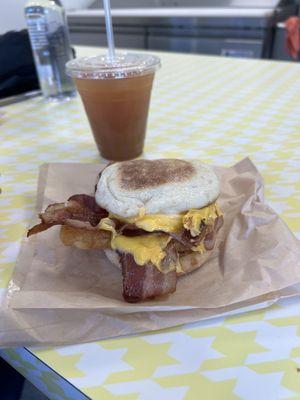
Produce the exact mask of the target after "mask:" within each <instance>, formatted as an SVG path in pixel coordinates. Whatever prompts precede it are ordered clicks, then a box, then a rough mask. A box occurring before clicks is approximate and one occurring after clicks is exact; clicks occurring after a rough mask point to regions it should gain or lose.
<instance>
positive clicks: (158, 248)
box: [98, 204, 222, 272]
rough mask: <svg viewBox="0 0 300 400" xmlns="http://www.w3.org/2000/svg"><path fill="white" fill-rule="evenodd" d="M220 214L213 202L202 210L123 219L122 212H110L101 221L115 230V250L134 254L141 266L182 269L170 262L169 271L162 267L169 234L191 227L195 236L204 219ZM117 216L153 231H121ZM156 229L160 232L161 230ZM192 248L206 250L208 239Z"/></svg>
mask: <svg viewBox="0 0 300 400" xmlns="http://www.w3.org/2000/svg"><path fill="white" fill-rule="evenodd" d="M219 215H222V213H221V212H220V210H219V208H218V206H217V205H216V204H211V205H209V206H207V207H204V208H201V209H199V210H197V209H191V210H189V211H188V212H187V213H183V214H178V215H168V214H150V215H142V214H141V215H139V216H138V217H134V218H122V217H120V216H119V215H114V214H110V215H109V217H107V218H103V219H102V220H101V221H100V223H99V225H98V228H99V229H103V230H106V231H110V232H112V239H111V247H112V249H113V250H118V251H119V252H122V253H129V254H131V255H132V256H133V257H134V260H135V262H136V263H137V264H138V265H145V264H147V263H148V262H151V263H152V264H153V265H155V266H156V267H157V268H158V269H159V270H160V271H162V272H168V271H170V270H172V269H175V268H176V270H177V271H180V270H181V267H180V264H178V265H177V264H176V265H175V264H173V265H170V266H169V268H168V270H162V268H161V261H162V260H163V259H164V257H165V255H166V253H165V251H164V249H165V248H166V246H167V244H168V243H169V242H170V240H171V236H170V235H169V234H170V233H178V232H181V231H182V230H183V229H187V230H189V231H190V233H191V235H192V236H193V237H195V236H197V235H199V233H200V226H201V221H204V222H205V223H207V224H213V223H214V220H215V219H216V218H217V217H218V216H219ZM113 219H117V220H119V221H122V222H124V223H128V224H135V225H136V227H137V228H140V229H143V230H144V231H147V232H153V233H151V234H145V235H141V236H132V237H128V236H124V235H122V234H118V233H117V232H116V230H115V222H114V221H113ZM155 231H160V233H158V232H155ZM162 232H164V233H162ZM192 250H193V251H196V252H199V253H204V252H205V247H204V242H203V241H202V242H201V243H200V244H199V245H198V246H195V247H194V248H193V249H192Z"/></svg>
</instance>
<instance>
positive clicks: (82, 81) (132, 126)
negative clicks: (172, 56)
mask: <svg viewBox="0 0 300 400" xmlns="http://www.w3.org/2000/svg"><path fill="white" fill-rule="evenodd" d="M159 66H160V61H159V59H158V58H157V57H155V56H152V55H143V54H132V53H129V54H128V53H126V54H122V55H119V56H117V59H116V60H115V61H114V62H111V61H109V60H107V58H106V56H102V57H101V56H98V57H87V58H83V59H77V60H73V61H71V62H69V63H68V64H67V71H68V73H69V74H70V75H71V76H73V78H74V79H75V82H76V85H77V88H78V91H79V93H80V96H81V99H82V102H83V104H84V107H85V111H86V113H87V116H88V119H89V122H90V126H91V129H92V132H93V135H94V138H95V142H96V144H97V146H98V149H99V152H100V154H101V155H102V157H104V158H106V159H108V160H117V161H121V160H128V159H131V158H135V157H138V156H139V155H140V154H141V153H142V151H143V146H144V140H145V133H146V126H147V118H148V110H149V103H150V97H151V90H152V84H153V79H154V74H155V71H156V70H157V68H159Z"/></svg>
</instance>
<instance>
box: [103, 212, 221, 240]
mask: <svg viewBox="0 0 300 400" xmlns="http://www.w3.org/2000/svg"><path fill="white" fill-rule="evenodd" d="M219 214H220V212H219V210H218V207H217V206H216V205H215V204H211V205H209V206H207V207H203V208H201V209H199V210H196V209H195V210H194V209H193V210H190V211H188V212H187V213H183V214H177V215H168V214H149V215H144V216H138V217H133V218H122V217H120V216H119V215H114V214H110V215H109V217H110V218H115V219H118V220H119V221H122V222H125V223H128V224H135V225H136V226H137V227H138V228H140V229H143V230H144V231H147V232H154V231H161V232H166V233H177V232H180V231H181V230H182V229H183V228H185V229H188V230H190V231H191V234H192V236H197V235H199V233H200V223H201V221H202V220H205V222H209V221H208V220H209V219H210V218H213V219H215V218H216V217H217V216H218V215H219Z"/></svg>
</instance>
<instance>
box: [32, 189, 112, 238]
mask: <svg viewBox="0 0 300 400" xmlns="http://www.w3.org/2000/svg"><path fill="white" fill-rule="evenodd" d="M107 215H108V212H107V211H106V210H104V209H103V208H101V207H99V206H98V204H97V203H96V201H95V198H94V197H93V196H88V195H86V194H76V195H74V196H71V197H70V198H69V199H68V201H67V202H66V203H55V204H51V205H49V206H48V207H47V208H46V210H45V211H44V212H42V213H40V214H39V217H40V219H41V221H42V222H41V223H40V224H38V225H35V226H34V227H33V228H31V229H29V231H28V233H27V237H29V236H31V235H34V234H36V233H38V232H42V231H44V230H46V229H49V228H51V227H52V226H54V225H70V226H74V227H78V228H87V229H93V228H95V227H96V226H97V225H98V224H99V222H100V220H101V219H102V218H105V217H106V216H107Z"/></svg>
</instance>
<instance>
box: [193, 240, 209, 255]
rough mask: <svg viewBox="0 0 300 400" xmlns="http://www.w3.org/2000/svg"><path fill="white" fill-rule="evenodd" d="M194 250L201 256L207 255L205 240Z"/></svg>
mask: <svg viewBox="0 0 300 400" xmlns="http://www.w3.org/2000/svg"><path fill="white" fill-rule="evenodd" d="M192 250H193V251H195V252H197V253H201V254H203V253H205V252H206V249H205V247H204V239H203V240H202V241H201V242H200V243H199V244H198V246H194V247H193V248H192Z"/></svg>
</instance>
